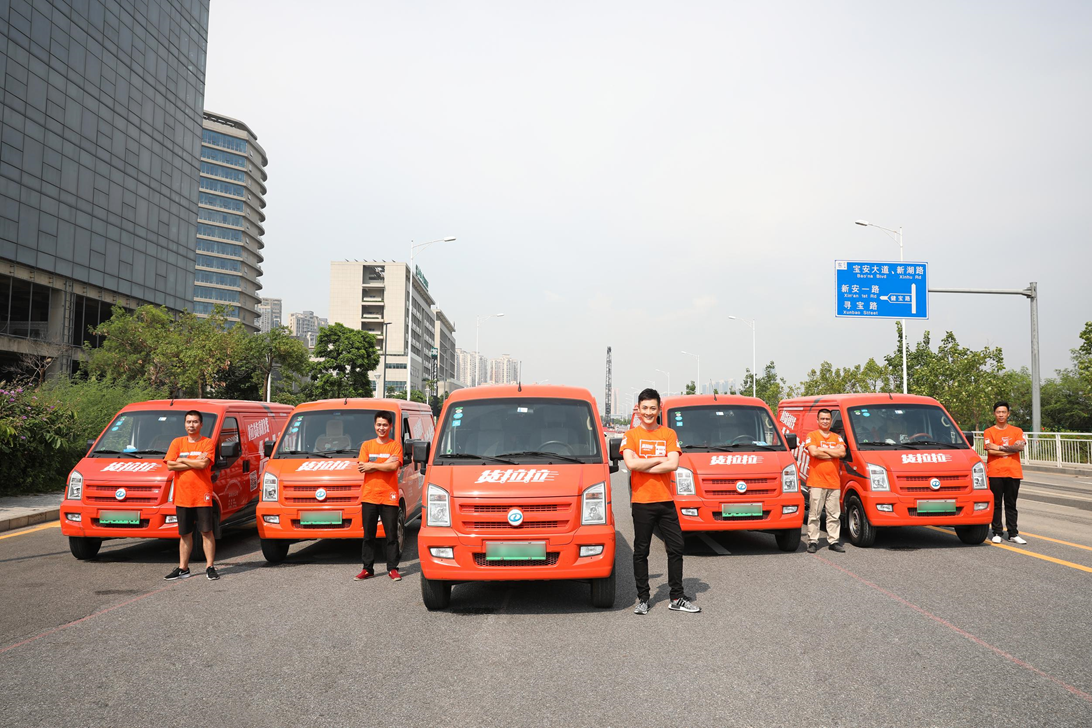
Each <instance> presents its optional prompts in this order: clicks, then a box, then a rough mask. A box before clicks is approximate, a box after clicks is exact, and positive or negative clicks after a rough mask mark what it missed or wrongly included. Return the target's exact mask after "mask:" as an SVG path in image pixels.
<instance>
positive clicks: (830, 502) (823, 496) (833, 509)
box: [808, 488, 842, 543]
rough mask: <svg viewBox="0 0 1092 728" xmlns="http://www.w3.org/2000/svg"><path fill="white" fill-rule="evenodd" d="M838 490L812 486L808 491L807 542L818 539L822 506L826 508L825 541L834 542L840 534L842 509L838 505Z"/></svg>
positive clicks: (839, 492) (839, 494) (815, 541)
mask: <svg viewBox="0 0 1092 728" xmlns="http://www.w3.org/2000/svg"><path fill="white" fill-rule="evenodd" d="M841 494H842V493H841V491H840V490H835V489H834V488H812V489H811V490H810V491H809V492H808V508H809V509H810V510H809V513H808V542H809V543H818V541H819V519H820V517H822V513H823V508H826V509H827V542H828V543H836V542H837V541H838V537H839V536H841V532H842V522H841V520H840V518H841V515H842V509H841V507H840V506H839V505H838V500H839V498H840V496H841Z"/></svg>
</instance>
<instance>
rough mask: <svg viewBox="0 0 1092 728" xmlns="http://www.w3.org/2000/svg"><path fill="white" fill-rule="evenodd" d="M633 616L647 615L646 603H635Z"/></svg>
mask: <svg viewBox="0 0 1092 728" xmlns="http://www.w3.org/2000/svg"><path fill="white" fill-rule="evenodd" d="M633 613H634V614H648V602H637V606H636V607H634V609H633Z"/></svg>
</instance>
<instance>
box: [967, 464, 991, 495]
mask: <svg viewBox="0 0 1092 728" xmlns="http://www.w3.org/2000/svg"><path fill="white" fill-rule="evenodd" d="M971 483H972V485H971V488H972V489H973V490H986V489H987V488H989V487H990V485H989V483H987V482H986V466H985V465H983V464H982V463H975V464H974V467H973V468H971Z"/></svg>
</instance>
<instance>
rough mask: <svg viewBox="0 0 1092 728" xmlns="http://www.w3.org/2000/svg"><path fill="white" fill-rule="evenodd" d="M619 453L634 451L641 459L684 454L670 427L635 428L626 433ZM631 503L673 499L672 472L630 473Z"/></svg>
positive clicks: (660, 501) (658, 501)
mask: <svg viewBox="0 0 1092 728" xmlns="http://www.w3.org/2000/svg"><path fill="white" fill-rule="evenodd" d="M619 450H620V451H623V452H624V451H626V450H632V451H633V452H634V453H635V454H636V455H637V457H639V458H662V457H665V456H666V455H667V454H668V453H670V452H682V450H680V449H679V438H678V437H677V436H676V435H675V431H674V430H672V429H671V428H670V427H664V426H663V425H660V426H659V427H657V428H656V429H655V430H651V431H649V430H646V429H645V428H643V427H634V428H633V429H632V430H628V431H627V432H626V434H625V439H623V440H622V446H621V447H620V448H619ZM629 489H630V493H631V494H630V500H631V501H632V502H633V503H662V502H663V501H669V500H673V499H672V497H671V473H636V472H632V471H631V472H630V474H629Z"/></svg>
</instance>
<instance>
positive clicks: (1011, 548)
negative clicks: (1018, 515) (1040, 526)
mask: <svg viewBox="0 0 1092 728" xmlns="http://www.w3.org/2000/svg"><path fill="white" fill-rule="evenodd" d="M926 528H929V529H932V530H934V531H940V532H941V533H947V534H951V533H952V532H951V531H949V530H948V529H946V528H940V527H939V526H926ZM1025 535H1027V536H1030V535H1031V534H1030V533H1028V534H1025ZM1036 538H1042V536H1036ZM1047 540H1048V541H1054V540H1055V539H1052V538H1050V539H1047ZM1058 543H1067V542H1066V541H1059V542H1058ZM986 545H987V546H996V547H997V548H999V549H1005V550H1006V551H1014V552H1016V553H1018V554H1023V555H1024V556H1034V557H1035V558H1037V559H1042V560H1043V561H1049V562H1051V563H1052V564H1061V565H1062V566H1068V567H1069V568H1071V569H1077V570H1079V571H1087V572H1088V573H1089V574H1092V567H1088V566H1082V565H1081V564H1074V563H1073V562H1072V561H1062V560H1061V559H1056V558H1054V557H1053V556H1046V555H1044V554H1037V553H1035V552H1034V551H1028V550H1027V549H1021V548H1017V547H1015V546H1009V545H1008V544H1003V543H993V542H991V541H986ZM1069 545H1070V546H1077V544H1069ZM1078 548H1088V547H1087V546H1079V547H1078ZM1089 551H1092V549H1089Z"/></svg>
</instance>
